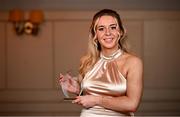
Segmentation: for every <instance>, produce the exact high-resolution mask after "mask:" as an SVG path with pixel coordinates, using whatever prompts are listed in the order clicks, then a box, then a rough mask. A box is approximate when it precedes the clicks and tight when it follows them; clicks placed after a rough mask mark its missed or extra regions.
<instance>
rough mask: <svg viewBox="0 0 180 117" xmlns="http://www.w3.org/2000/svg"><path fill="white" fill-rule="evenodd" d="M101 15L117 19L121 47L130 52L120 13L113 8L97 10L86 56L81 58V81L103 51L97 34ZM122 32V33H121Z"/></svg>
mask: <svg viewBox="0 0 180 117" xmlns="http://www.w3.org/2000/svg"><path fill="white" fill-rule="evenodd" d="M101 16H112V17H114V18H115V20H116V21H117V24H118V27H119V29H120V30H119V41H118V43H119V48H120V49H121V50H123V51H125V52H128V50H127V47H126V46H125V37H126V30H125V29H124V27H123V25H122V22H121V19H120V16H119V14H118V13H116V12H115V11H113V10H110V9H103V10H101V11H99V12H97V13H96V14H95V15H94V17H93V21H92V24H91V26H90V30H89V40H88V51H87V54H86V55H85V56H83V57H82V58H81V60H80V67H79V74H80V76H81V77H80V79H79V82H81V81H82V79H83V77H84V76H85V74H86V73H87V71H89V70H90V69H91V68H92V67H93V66H94V64H95V63H96V62H97V61H98V59H99V56H100V51H101V46H100V44H99V42H98V41H97V35H96V27H97V24H98V21H99V18H100V17H101ZM120 34H121V35H120Z"/></svg>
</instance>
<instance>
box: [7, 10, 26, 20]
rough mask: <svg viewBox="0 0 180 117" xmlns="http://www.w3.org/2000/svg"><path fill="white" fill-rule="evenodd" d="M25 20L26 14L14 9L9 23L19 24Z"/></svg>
mask: <svg viewBox="0 0 180 117" xmlns="http://www.w3.org/2000/svg"><path fill="white" fill-rule="evenodd" d="M23 20H24V12H23V11H22V10H20V9H14V10H11V11H10V14H9V21H12V22H19V21H23Z"/></svg>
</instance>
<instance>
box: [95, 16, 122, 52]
mask: <svg viewBox="0 0 180 117" xmlns="http://www.w3.org/2000/svg"><path fill="white" fill-rule="evenodd" d="M119 30H120V29H119V26H118V24H117V21H116V19H115V18H114V17H112V16H102V17H100V18H99V20H98V22H97V27H96V34H97V38H98V41H99V43H100V45H101V49H102V50H103V49H118V37H119V36H120V33H119V32H120V31H119Z"/></svg>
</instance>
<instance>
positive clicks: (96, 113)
mask: <svg viewBox="0 0 180 117" xmlns="http://www.w3.org/2000/svg"><path fill="white" fill-rule="evenodd" d="M122 53H123V52H122V51H121V50H120V49H119V50H117V51H116V52H114V53H113V54H112V55H110V56H108V57H107V56H104V55H103V54H102V53H101V54H100V59H99V60H98V61H97V63H96V64H95V65H94V67H93V68H92V69H91V70H90V71H89V72H87V73H86V74H85V77H84V79H83V80H82V83H81V89H82V91H83V94H84V95H86V94H87V95H95V96H100V95H101V96H109V97H116V96H121V95H124V94H125V93H126V89H127V84H126V82H127V81H126V78H125V77H124V76H123V75H122V74H121V72H119V70H118V66H117V63H116V60H117V58H119V57H121V55H122ZM127 115H128V116H131V115H133V113H126V114H124V113H121V112H117V111H113V110H110V109H106V108H104V107H101V106H94V107H91V108H88V109H86V108H84V109H83V110H82V112H81V116H80V117H122V116H127Z"/></svg>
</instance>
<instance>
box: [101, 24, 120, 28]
mask: <svg viewBox="0 0 180 117" xmlns="http://www.w3.org/2000/svg"><path fill="white" fill-rule="evenodd" d="M109 26H117V24H110V25H109ZM101 27H106V26H105V25H99V26H97V28H101Z"/></svg>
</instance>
